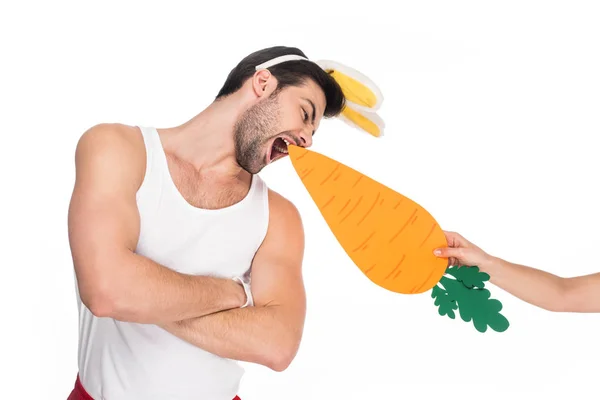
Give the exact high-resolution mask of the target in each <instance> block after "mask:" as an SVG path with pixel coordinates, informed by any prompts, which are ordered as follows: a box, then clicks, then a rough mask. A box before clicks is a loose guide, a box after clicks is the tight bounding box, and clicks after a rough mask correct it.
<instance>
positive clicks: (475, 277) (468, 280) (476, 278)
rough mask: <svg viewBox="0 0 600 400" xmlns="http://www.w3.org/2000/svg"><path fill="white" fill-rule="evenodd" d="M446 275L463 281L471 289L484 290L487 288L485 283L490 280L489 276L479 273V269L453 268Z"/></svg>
mask: <svg viewBox="0 0 600 400" xmlns="http://www.w3.org/2000/svg"><path fill="white" fill-rule="evenodd" d="M446 273H447V274H449V275H452V276H453V277H454V278H456V280H458V281H461V282H462V283H463V285H465V286H466V287H467V288H469V289H471V288H473V287H476V288H481V289H483V288H484V287H485V283H484V282H485V281H488V280H489V279H490V276H489V275H488V274H486V273H485V272H481V271H479V267H462V268H461V267H454V266H452V267H450V268H448V269H447V270H446Z"/></svg>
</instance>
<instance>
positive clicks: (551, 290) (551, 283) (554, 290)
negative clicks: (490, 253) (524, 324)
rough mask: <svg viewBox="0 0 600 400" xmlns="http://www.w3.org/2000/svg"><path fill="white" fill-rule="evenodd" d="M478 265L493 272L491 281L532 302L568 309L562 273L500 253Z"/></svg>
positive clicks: (565, 286) (490, 273) (488, 272)
mask: <svg viewBox="0 0 600 400" xmlns="http://www.w3.org/2000/svg"><path fill="white" fill-rule="evenodd" d="M479 268H480V269H481V270H482V271H483V272H486V273H487V274H489V275H490V282H491V283H493V284H494V285H496V286H498V287H500V288H502V289H504V290H506V291H507V292H508V293H510V294H512V295H513V296H515V297H517V298H519V299H521V300H523V301H525V302H527V303H529V304H532V305H534V306H537V307H540V308H543V309H545V310H548V311H564V309H565V303H566V293H567V284H566V280H565V279H563V278H561V277H559V276H556V275H553V274H551V273H549V272H546V271H542V270H539V269H535V268H532V267H527V266H524V265H519V264H513V263H510V262H508V261H505V260H502V259H500V258H497V257H490V258H489V260H488V261H487V262H485V263H483V264H482V265H480V266H479Z"/></svg>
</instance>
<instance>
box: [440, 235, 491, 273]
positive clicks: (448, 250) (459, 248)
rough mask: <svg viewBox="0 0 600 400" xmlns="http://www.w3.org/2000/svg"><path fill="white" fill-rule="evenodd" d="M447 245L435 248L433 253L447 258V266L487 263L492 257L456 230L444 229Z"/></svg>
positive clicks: (482, 264)
mask: <svg viewBox="0 0 600 400" xmlns="http://www.w3.org/2000/svg"><path fill="white" fill-rule="evenodd" d="M444 235H446V241H447V242H448V247H443V248H439V249H435V250H434V252H433V254H435V255H436V256H437V257H441V258H447V259H448V266H453V265H456V266H463V265H465V266H469V267H473V266H478V267H479V268H480V269H482V266H484V265H486V264H487V263H489V261H490V259H491V258H492V257H491V256H490V255H488V254H487V253H486V252H485V251H483V250H481V249H480V248H479V247H477V246H475V245H474V244H473V243H471V242H469V241H468V240H467V239H465V238H464V237H462V236H461V235H459V234H458V233H456V232H447V231H444Z"/></svg>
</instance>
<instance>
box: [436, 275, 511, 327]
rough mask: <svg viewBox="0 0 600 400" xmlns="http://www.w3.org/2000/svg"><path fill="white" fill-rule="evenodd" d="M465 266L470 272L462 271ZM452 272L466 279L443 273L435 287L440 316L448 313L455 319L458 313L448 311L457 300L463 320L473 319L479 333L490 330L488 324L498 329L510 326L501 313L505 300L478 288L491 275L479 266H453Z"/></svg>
mask: <svg viewBox="0 0 600 400" xmlns="http://www.w3.org/2000/svg"><path fill="white" fill-rule="evenodd" d="M463 269H464V270H467V271H460V270H463ZM468 270H471V271H470V272H469V271H468ZM459 271H460V272H459ZM478 274H480V275H478ZM448 275H452V276H458V277H460V278H461V279H464V281H461V280H459V279H453V278H449V277H447V276H443V277H442V279H440V282H439V283H438V286H436V287H434V289H433V290H432V294H431V296H432V297H434V298H435V299H436V301H435V302H434V304H435V305H436V306H438V312H439V314H440V315H448V316H449V317H450V318H452V319H454V316H453V315H450V314H449V313H448V309H449V308H451V307H453V306H452V304H454V303H455V304H456V305H457V308H458V312H459V314H460V317H461V318H462V320H463V321H465V322H470V321H473V326H474V327H475V329H477V330H478V331H479V332H485V331H487V328H488V326H489V327H490V328H491V329H492V330H494V331H496V332H504V331H505V330H507V329H508V327H509V322H508V320H507V319H506V317H504V315H502V314H501V313H500V311H501V310H502V303H500V301H498V300H496V299H491V298H490V291H489V290H487V289H484V288H481V287H477V286H483V281H484V280H487V279H484V278H485V276H488V277H489V275H487V274H484V273H482V272H479V268H477V269H476V268H474V267H461V268H455V269H453V268H449V269H448ZM482 275H485V276H482ZM439 285H441V287H440V286H439ZM469 286H471V287H470V288H469ZM452 309H456V308H452ZM452 309H451V310H452ZM452 314H453V313H452Z"/></svg>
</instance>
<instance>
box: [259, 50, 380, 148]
mask: <svg viewBox="0 0 600 400" xmlns="http://www.w3.org/2000/svg"><path fill="white" fill-rule="evenodd" d="M292 60H305V61H310V60H309V59H307V58H305V57H302V56H299V55H293V54H290V55H286V56H280V57H276V58H274V59H272V60H269V61H267V62H264V63H262V64H260V65H257V66H256V70H259V69H267V68H269V67H272V66H274V65H277V64H280V63H282V62H286V61H292ZM314 63H315V64H317V65H318V66H320V67H321V68H322V69H323V70H324V71H325V72H327V73H328V74H329V75H330V76H331V77H332V78H333V79H335V80H336V82H337V83H338V84H339V85H340V87H341V88H342V92H343V93H344V96H345V98H346V107H344V110H343V111H342V113H341V114H340V115H339V118H340V119H341V120H342V121H344V122H346V123H347V124H348V125H350V126H353V127H355V128H357V129H360V130H362V131H364V132H367V133H369V134H371V135H373V136H375V137H380V136H383V130H384V128H385V124H384V122H383V119H381V117H380V116H379V115H377V110H378V109H379V107H380V106H381V103H382V102H383V95H382V94H381V90H379V88H378V87H377V85H375V83H374V82H373V81H372V80H370V79H369V78H367V77H366V76H365V75H363V74H361V73H360V72H358V71H356V70H355V69H352V68H350V67H347V66H345V65H342V64H340V63H338V62H335V61H329V60H321V61H314Z"/></svg>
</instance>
